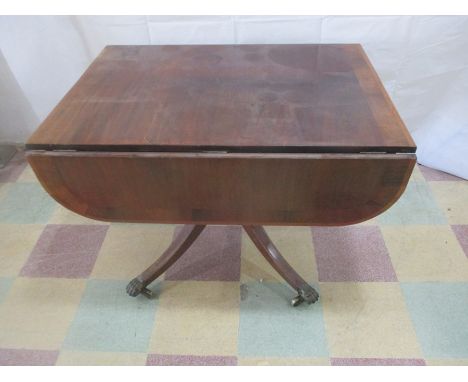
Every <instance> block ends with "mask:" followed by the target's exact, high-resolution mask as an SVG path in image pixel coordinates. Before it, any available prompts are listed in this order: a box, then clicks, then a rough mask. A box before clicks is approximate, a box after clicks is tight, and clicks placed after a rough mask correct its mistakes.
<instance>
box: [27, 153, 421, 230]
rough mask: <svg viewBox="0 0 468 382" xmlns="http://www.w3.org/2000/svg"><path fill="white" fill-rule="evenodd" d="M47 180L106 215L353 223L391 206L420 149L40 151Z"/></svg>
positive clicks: (59, 194) (78, 204)
mask: <svg viewBox="0 0 468 382" xmlns="http://www.w3.org/2000/svg"><path fill="white" fill-rule="evenodd" d="M28 160H29V163H30V164H31V166H32V168H33V170H34V172H35V173H36V175H37V177H38V178H39V181H40V182H41V183H42V185H43V186H44V188H45V189H46V190H47V191H48V192H49V194H50V195H52V196H53V197H54V198H55V199H56V200H57V201H58V202H59V203H61V204H62V205H64V206H65V207H66V208H68V209H70V210H72V211H75V212H77V213H79V214H81V215H84V216H87V217H90V218H93V219H98V220H105V221H122V222H153V223H194V224H242V225H249V224H251V225H263V224H265V225H325V226H326V225H346V224H354V223H358V222H361V221H363V220H367V219H370V218H372V217H374V216H376V215H378V214H379V213H381V212H383V211H385V210H386V209H387V208H389V207H390V206H391V205H392V204H393V203H394V202H395V201H396V200H397V199H398V198H399V196H400V195H401V193H402V192H403V191H404V189H405V187H406V184H407V182H408V179H409V176H410V174H411V171H412V169H413V167H414V164H415V155H414V154H394V155H389V154H366V155H360V154H207V153H206V154H189V153H103V152H88V153H86V152H81V153H78V152H69V153H65V152H62V153H60V152H46V153H44V152H38V153H36V152H34V151H30V152H29V154H28Z"/></svg>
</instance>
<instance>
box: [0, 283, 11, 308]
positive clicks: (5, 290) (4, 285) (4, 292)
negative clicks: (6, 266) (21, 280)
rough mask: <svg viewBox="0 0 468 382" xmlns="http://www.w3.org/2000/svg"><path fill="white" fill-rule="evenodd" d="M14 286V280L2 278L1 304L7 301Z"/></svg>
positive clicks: (0, 288)
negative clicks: (8, 294) (6, 298)
mask: <svg viewBox="0 0 468 382" xmlns="http://www.w3.org/2000/svg"><path fill="white" fill-rule="evenodd" d="M12 284H13V279H11V278H5V277H0V304H1V303H2V302H3V300H4V299H5V297H6V295H7V293H8V291H9V290H10V287H11V285H12Z"/></svg>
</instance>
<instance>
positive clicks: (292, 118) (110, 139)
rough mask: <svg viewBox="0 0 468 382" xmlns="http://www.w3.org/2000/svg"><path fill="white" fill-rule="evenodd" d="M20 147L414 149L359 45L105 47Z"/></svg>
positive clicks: (170, 150) (111, 148) (236, 150)
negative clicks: (24, 145)
mask: <svg viewBox="0 0 468 382" xmlns="http://www.w3.org/2000/svg"><path fill="white" fill-rule="evenodd" d="M27 148H28V149H46V150H54V149H76V150H85V151H166V152H167V151H169V152H174V151H186V152H193V151H203V150H226V151H229V152H286V153H287V152H298V153H320V152H324V153H328V152H329V153H333V152H338V153H359V152H363V151H365V152H387V153H393V152H414V151H415V145H414V142H413V140H412V139H411V137H410V136H409V134H408V132H407V130H406V128H405V126H404V124H403V122H402V121H401V119H400V117H399V116H398V113H397V111H396V110H395V107H394V106H393V104H392V102H391V100H390V98H389V97H388V95H387V93H386V92H385V89H384V88H383V86H382V84H381V82H380V80H379V78H378V76H377V75H376V73H375V71H374V69H373V68H372V65H371V64H370V62H369V60H368V58H367V56H366V54H365V53H364V51H363V49H362V47H361V46H360V45H358V44H345V45H208V46H207V45H204V46H195V45H192V46H109V47H106V48H105V49H104V50H103V51H102V53H101V54H100V55H99V56H98V57H97V59H96V60H95V61H94V62H93V63H92V65H91V66H90V67H89V69H88V70H87V71H86V72H85V73H84V75H83V76H82V77H81V78H80V80H79V81H78V82H77V84H76V85H75V86H74V87H73V88H72V89H71V90H70V91H69V92H68V94H67V95H66V96H65V97H64V98H63V100H62V101H61V102H60V103H59V104H58V105H57V107H56V108H55V109H54V110H53V111H52V112H51V114H50V115H49V116H48V117H47V118H46V120H45V121H44V122H43V123H42V124H41V126H40V127H39V129H38V130H37V131H36V132H35V133H34V134H33V135H32V137H31V138H30V139H29V141H28V143H27Z"/></svg>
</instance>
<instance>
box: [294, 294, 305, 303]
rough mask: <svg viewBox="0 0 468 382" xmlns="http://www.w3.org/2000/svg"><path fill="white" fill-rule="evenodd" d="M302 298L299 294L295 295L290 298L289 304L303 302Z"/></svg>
mask: <svg viewBox="0 0 468 382" xmlns="http://www.w3.org/2000/svg"><path fill="white" fill-rule="evenodd" d="M304 301H305V300H304V298H303V297H302V296H301V295H297V296H296V297H294V298H293V299H292V300H291V305H292V306H299V305H301V304H302V303H303V302H304Z"/></svg>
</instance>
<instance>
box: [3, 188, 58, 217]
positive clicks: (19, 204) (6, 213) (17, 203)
mask: <svg viewBox="0 0 468 382" xmlns="http://www.w3.org/2000/svg"><path fill="white" fill-rule="evenodd" d="M55 206H56V203H55V201H54V200H53V199H52V198H51V197H50V196H49V195H48V194H47V193H46V192H45V191H44V190H43V189H42V187H41V185H40V184H37V183H14V184H11V186H10V187H9V188H8V190H7V194H6V195H5V196H3V197H2V199H1V203H0V223H14V224H45V223H47V221H48V220H49V218H50V216H51V215H52V212H53V210H54V208H55Z"/></svg>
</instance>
